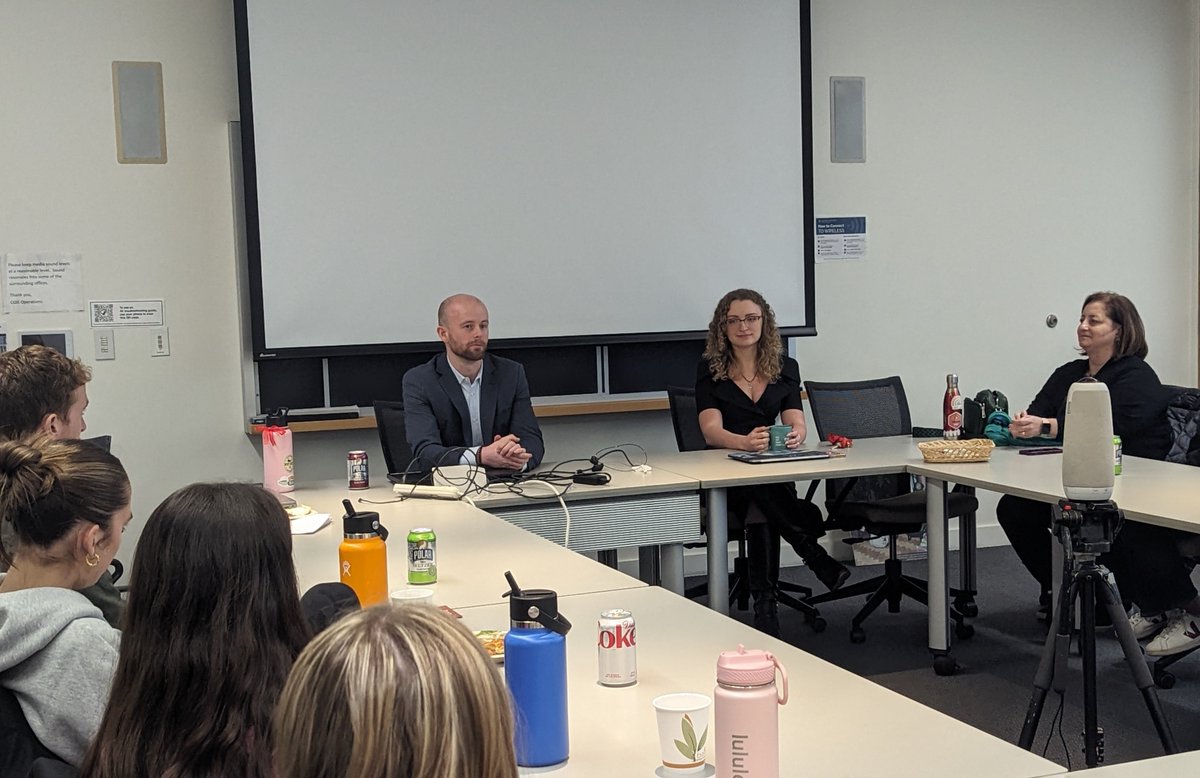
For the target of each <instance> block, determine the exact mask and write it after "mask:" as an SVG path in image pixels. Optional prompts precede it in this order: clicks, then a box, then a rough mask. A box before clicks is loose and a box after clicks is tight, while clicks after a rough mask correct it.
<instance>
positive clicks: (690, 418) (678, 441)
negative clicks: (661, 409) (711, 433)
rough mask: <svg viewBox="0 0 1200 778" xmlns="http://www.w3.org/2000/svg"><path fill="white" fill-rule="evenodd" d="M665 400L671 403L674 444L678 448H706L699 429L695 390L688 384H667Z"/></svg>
mask: <svg viewBox="0 0 1200 778" xmlns="http://www.w3.org/2000/svg"><path fill="white" fill-rule="evenodd" d="M667 401H668V402H669V403H670V404H671V424H672V425H673V426H674V427H675V445H676V446H678V447H679V450H680V451H702V450H704V449H706V448H708V444H707V443H706V442H705V440H704V433H703V432H702V431H701V429H700V412H699V411H697V410H696V390H695V389H693V388H692V387H690V386H668V387H667Z"/></svg>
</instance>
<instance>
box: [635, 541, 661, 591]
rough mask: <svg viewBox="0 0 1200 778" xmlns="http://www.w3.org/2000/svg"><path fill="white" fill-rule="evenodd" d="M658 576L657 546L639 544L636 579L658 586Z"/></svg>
mask: <svg viewBox="0 0 1200 778" xmlns="http://www.w3.org/2000/svg"><path fill="white" fill-rule="evenodd" d="M659 578H660V565H659V559H658V546H639V547H638V580H640V581H644V582H645V583H648V584H650V585H651V586H658V581H659Z"/></svg>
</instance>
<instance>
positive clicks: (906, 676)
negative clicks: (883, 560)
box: [689, 547, 1200, 769]
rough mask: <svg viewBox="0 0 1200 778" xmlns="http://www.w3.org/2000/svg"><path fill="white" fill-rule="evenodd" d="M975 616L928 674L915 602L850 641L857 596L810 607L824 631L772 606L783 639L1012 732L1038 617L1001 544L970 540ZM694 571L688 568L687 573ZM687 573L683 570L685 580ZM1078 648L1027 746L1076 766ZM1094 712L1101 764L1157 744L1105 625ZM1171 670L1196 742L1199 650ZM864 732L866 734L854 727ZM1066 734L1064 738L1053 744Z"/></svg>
mask: <svg viewBox="0 0 1200 778" xmlns="http://www.w3.org/2000/svg"><path fill="white" fill-rule="evenodd" d="M952 565H954V566H953V567H952V570H951V579H950V580H952V581H957V580H958V572H957V559H952ZM978 566H979V594H978V596H977V598H976V602H977V603H978V605H979V615H978V617H976V618H975V619H973V620H972V622H971V623H972V624H973V625H974V627H975V635H974V637H972V638H971V639H969V640H965V641H957V642H956V643H955V645H954V651H953V654H954V657H955V658H956V659H957V660H958V663H959V665H960V667H961V669H960V670H959V671H958V674H957V675H954V676H951V677H938V676H937V675H935V674H934V672H933V668H932V662H931V659H930V655H929V651H928V649H927V648H926V643H927V627H926V611H925V608H924V606H922V605H920V604H919V603H915V602H911V601H907V600H906V601H905V603H904V604H903V605H902V606H901V611H900V613H888V612H887V606H886V605H883V606H881V607H880V608H879V609H878V610H876V611H875V613H874V614H872V615H871V617H870V618H869V619H868V620H867V621H866V622H865V623H864V625H863V627H864V629H865V631H866V633H867V640H866V642H865V643H862V644H859V645H855V644H852V643H851V642H850V640H849V631H850V620H851V618H852V617H853V616H854V614H855V613H856V612H857V611H858V609H859V608H860V607H862V603H863V601H862V600H860V599H857V598H851V599H846V600H842V601H840V602H836V603H827V604H825V605H822V606H821V615H822V616H823V617H824V618H825V619H826V621H827V622H828V628H827V629H826V631H825V632H824V633H821V634H814V633H813V632H812V630H811V629H809V628H808V626H806V625H805V624H804V621H803V619H802V618H801V617H800V616H799V614H797V613H795V612H794V611H790V610H788V609H786V608H784V609H781V613H780V621H781V625H782V628H783V636H784V639H786V640H787V641H788V642H790V643H792V644H793V645H795V646H797V647H799V648H802V649H804V650H805V651H808V652H810V653H812V654H815V655H817V656H819V657H822V658H823V659H826V660H828V661H830V662H833V663H834V664H837V665H839V666H840V667H843V668H845V669H847V670H849V671H851V672H853V673H856V674H858V675H861V676H864V677H866V678H870V679H871V680H873V681H875V682H876V683H879V684H880V685H882V686H886V687H887V688H889V689H892V690H894V691H896V692H899V693H900V694H903V695H905V696H906V697H909V698H911V699H914V700H917V701H919V702H922V703H924V704H926V705H928V706H930V707H932V708H936V709H937V710H940V711H942V712H944V713H946V714H948V715H950V716H953V717H954V718H957V719H959V720H961V721H965V722H967V723H968V724H971V725H972V726H974V727H978V728H979V729H982V730H984V731H985V732H990V733H992V734H993V735H995V736H996V737H999V738H1002V739H1004V740H1007V741H1009V742H1012V743H1015V742H1016V741H1017V737H1018V735H1019V734H1020V731H1021V725H1022V722H1023V720H1024V717H1025V713H1026V710H1027V708H1028V706H1029V700H1030V697H1031V694H1032V682H1033V678H1034V673H1035V672H1036V670H1037V664H1038V660H1039V658H1040V656H1041V652H1042V647H1043V645H1044V642H1045V635H1046V630H1045V627H1044V626H1043V625H1042V624H1041V623H1040V622H1038V621H1037V620H1036V618H1035V612H1036V610H1037V585H1036V584H1035V583H1034V582H1033V579H1032V578H1030V577H1029V575H1028V573H1026V572H1025V569H1024V568H1023V567H1021V564H1020V562H1019V561H1018V560H1017V558H1016V555H1015V554H1013V552H1012V550H1011V549H1009V548H1007V547H1002V548H988V549H980V550H979V555H978ZM882 571H883V568H882V566H872V567H860V568H853V573H854V574H853V575H852V576H851V578H850V581H851V582H853V581H856V580H860V579H863V578H865V577H871V576H875V575H878V574H881V573H882ZM904 572H905V573H907V574H909V575H916V576H920V577H924V575H925V563H924V562H905V563H904ZM783 577H784V578H785V579H787V580H791V581H794V582H796V583H801V584H805V585H808V586H815V587H816V588H817V590H818V591H823V589H822V588H821V587H820V584H818V583H817V582H816V579H815V578H814V577H813V576H812V575H811V574H810V573H809V572H808V570H807V568H804V567H795V568H788V569H786V570H784V572H783ZM696 580H697V581H698V580H699V579H696ZM693 582H694V581H692V580H689V584H690V583H693ZM732 615H733V617H734V618H736V619H738V620H740V621H743V622H746V623H751V621H752V619H751V612H750V611H737V610H734V611H733V614H732ZM1080 665H1081V660H1080V658H1079V656H1078V649H1077V647H1074V648H1073V649H1072V654H1071V659H1070V662H1069V670H1070V672H1069V678H1068V682H1067V688H1066V694H1065V706H1064V713H1063V716H1062V726H1061V737H1060V734H1059V729H1060V728H1059V727H1057V726H1052V725H1053V724H1054V721H1053V720H1054V718H1055V714H1056V711H1057V710H1058V708H1059V705H1058V697H1057V695H1056V694H1055V693H1054V692H1053V691H1052V692H1051V693H1050V694H1049V696H1048V697H1047V699H1046V707H1045V711H1044V712H1043V714H1042V718H1041V722H1040V725H1039V727H1038V731H1037V735H1038V736H1037V741H1036V750H1037V751H1038V752H1039V753H1043V748H1045V751H1044V754H1045V756H1046V757H1047V758H1049V759H1051V760H1053V761H1055V762H1058V763H1059V764H1062V765H1064V766H1066V765H1067V764H1068V754H1069V756H1070V760H1069V763H1070V766H1071V768H1072V769H1078V768H1081V767H1082V766H1083V737H1082V730H1083V681H1082V673H1081V670H1080ZM1096 665H1097V676H1098V690H1099V693H1098V697H1099V703H1098V710H1099V714H1098V718H1099V723H1100V726H1101V727H1102V728H1103V730H1104V763H1105V764H1113V763H1117V762H1128V761H1131V760H1135V759H1144V758H1146V757H1150V756H1157V755H1160V754H1162V753H1163V751H1162V748H1161V745H1160V743H1159V739H1158V736H1157V734H1156V733H1155V730H1154V726H1153V724H1152V723H1151V721H1150V716H1149V713H1148V712H1147V710H1146V706H1145V704H1144V702H1143V700H1142V696H1141V694H1140V692H1138V690H1137V688H1136V687H1135V686H1134V685H1133V677H1132V675H1131V673H1130V671H1129V668H1128V666H1127V665H1126V664H1125V661H1124V655H1123V654H1122V653H1121V649H1120V646H1119V645H1118V644H1117V641H1116V638H1115V637H1114V636H1113V634H1112V632H1111V630H1108V631H1103V630H1102V631H1100V632H1099V633H1098V637H1097V661H1096ZM1171 670H1172V672H1173V673H1174V674H1175V676H1176V678H1177V682H1176V684H1175V687H1174V688H1173V689H1169V690H1158V696H1159V699H1160V700H1161V702H1162V706H1163V709H1164V711H1165V713H1166V717H1167V721H1168V723H1169V724H1170V726H1171V729H1172V731H1173V733H1174V735H1175V739H1176V742H1177V744H1178V746H1179V748H1180V749H1181V750H1194V749H1200V653H1197V654H1194V655H1192V656H1190V657H1187V658H1186V659H1184V660H1182V661H1181V662H1178V663H1177V664H1175V665H1174V666H1173V667H1172V668H1171ZM864 737H869V733H864ZM1064 741H1065V746H1064Z"/></svg>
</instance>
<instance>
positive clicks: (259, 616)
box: [81, 483, 310, 778]
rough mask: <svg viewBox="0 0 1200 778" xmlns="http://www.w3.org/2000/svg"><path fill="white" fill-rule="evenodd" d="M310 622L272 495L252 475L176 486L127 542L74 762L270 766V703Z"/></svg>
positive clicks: (217, 771)
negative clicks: (101, 696)
mask: <svg viewBox="0 0 1200 778" xmlns="http://www.w3.org/2000/svg"><path fill="white" fill-rule="evenodd" d="M309 635H310V630H309V626H308V624H307V623H306V622H305V618H304V614H303V612H302V610H301V606H300V595H299V593H298V591H297V584H296V570H295V567H294V566H293V563H292V536H291V528H290V524H289V521H288V517H287V514H286V513H285V512H284V510H283V508H282V506H280V504H279V501H278V500H277V499H276V498H275V497H274V496H272V495H271V494H268V493H267V492H266V491H264V490H263V489H262V488H261V487H259V486H257V485H251V484H232V483H225V484H193V485H191V486H186V487H184V488H182V489H180V490H179V491H177V492H175V493H174V494H172V495H171V496H170V497H168V498H167V499H166V500H165V501H163V503H162V504H161V505H159V506H158V507H157V508H156V509H155V510H154V512H153V513H152V514H151V515H150V518H149V519H148V520H147V521H146V527H145V529H144V530H143V531H142V534H141V538H140V540H139V542H138V554H137V557H136V559H135V560H134V564H133V570H132V573H131V576H130V583H129V603H128V606H127V609H126V612H125V622H124V634H123V636H122V642H121V653H120V660H119V663H118V665H117V671H116V675H115V677H114V679H113V691H112V696H111V698H110V701H109V705H108V709H107V711H106V712H105V714H104V719H103V722H102V723H101V725H100V729H99V732H98V733H97V735H96V739H95V741H94V743H93V744H92V748H91V750H90V751H89V752H88V755H87V759H86V760H85V761H84V764H83V768H82V770H81V772H82V774H84V775H88V776H95V777H96V778H124V777H125V776H142V775H144V776H160V775H174V776H189V775H195V776H200V775H204V776H209V775H222V776H225V775H228V776H243V777H244V776H264V777H266V776H271V775H272V774H273V771H272V766H271V746H272V744H271V729H270V723H271V712H272V710H273V709H274V707H275V703H276V701H277V699H278V697H279V693H280V690H282V689H283V685H284V682H285V681H286V679H287V675H288V671H289V670H290V669H291V666H292V662H293V661H294V660H295V658H296V656H297V655H298V654H299V653H300V650H301V649H302V648H304V645H305V643H306V642H307V641H308V639H309Z"/></svg>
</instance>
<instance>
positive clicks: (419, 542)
mask: <svg viewBox="0 0 1200 778" xmlns="http://www.w3.org/2000/svg"><path fill="white" fill-rule="evenodd" d="M408 582H409V583H410V584H431V583H437V536H436V535H434V534H433V530H431V529H429V528H428V527H417V528H416V529H411V530H409V531H408Z"/></svg>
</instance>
